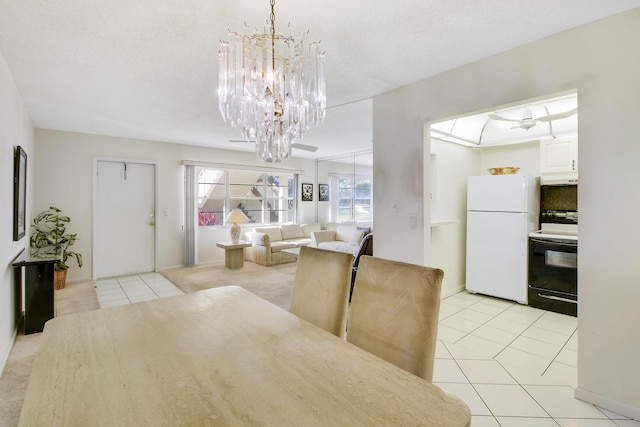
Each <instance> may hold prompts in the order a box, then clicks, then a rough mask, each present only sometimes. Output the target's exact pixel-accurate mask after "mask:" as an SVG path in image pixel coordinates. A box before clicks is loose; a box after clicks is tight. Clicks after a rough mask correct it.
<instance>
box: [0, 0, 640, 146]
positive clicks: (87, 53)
mask: <svg viewBox="0 0 640 427" xmlns="http://www.w3.org/2000/svg"><path fill="white" fill-rule="evenodd" d="M635 7H640V0H607V1H606V2H605V1H602V0H563V1H560V2H559V1H557V0H537V1H520V0H518V1H516V0H476V1H469V0H447V1H442V0H398V1H394V2H371V1H365V0H351V1H338V0H324V1H301V0H278V1H277V2H276V6H275V8H276V25H277V26H279V27H285V26H286V25H287V23H289V22H290V23H291V29H292V32H293V33H294V35H295V34H297V33H300V32H302V31H305V30H307V29H308V30H309V31H310V40H321V41H322V48H323V50H324V51H325V52H326V58H325V76H326V82H327V97H328V104H329V106H330V110H329V112H328V114H327V118H326V119H325V121H324V123H323V124H321V125H320V127H318V128H316V129H314V130H311V131H310V132H308V133H307V135H306V136H305V138H304V140H303V141H301V142H302V143H304V144H310V145H317V146H319V147H320V149H319V150H318V151H316V152H315V153H308V152H304V151H300V150H296V151H294V156H296V155H297V156H301V157H327V156H333V155H336V154H340V153H346V152H351V151H361V150H365V149H369V148H370V147H371V139H372V130H371V120H372V119H371V98H372V97H373V96H375V95H378V94H381V93H384V92H387V91H390V90H393V89H395V88H397V87H400V86H403V85H407V84H410V83H414V82H416V81H418V80H421V79H424V78H427V77H429V76H432V75H435V74H438V73H441V72H443V71H446V70H449V69H452V68H456V67H459V66H461V65H464V64H468V63H470V62H473V61H476V60H478V59H481V58H484V57H487V56H491V55H494V54H496V53H499V52H503V51H506V50H509V49H511V48H514V47H516V46H519V45H522V44H525V43H528V42H531V41H534V40H537V39H540V38H543V37H546V36H549V35H551V34H555V33H558V32H561V31H564V30H566V29H569V28H573V27H576V26H579V25H582V24H585V23H588V22H591V21H594V20H597V19H600V18H604V17H607V16H610V15H613V14H616V13H619V12H622V11H625V10H629V9H632V8H635ZM268 15H269V2H268V1H267V0H235V1H227V2H223V1H216V0H182V1H176V0H109V1H104V0H100V1H98V0H53V1H51V0H50V1H45V0H0V52H1V53H2V55H3V56H4V58H5V60H6V62H7V64H8V66H9V69H10V71H11V73H12V75H13V77H14V79H15V82H16V84H17V86H18V89H19V91H20V93H21V95H22V97H23V99H24V101H25V103H26V105H27V108H28V110H29V114H30V116H31V118H32V120H33V123H34V125H35V126H36V127H39V128H46V129H57V130H68V131H75V132H86V133H93V134H101V135H111V136H121V137H129V138H139V139H150V140H158V141H167V142H174V143H184V144H194V145H204V146H212V147H222V148H228V149H240V150H251V146H250V145H249V144H242V143H232V142H229V141H228V140H229V139H238V138H239V132H238V131H237V130H236V129H233V128H230V127H229V126H228V125H226V124H224V123H223V122H222V119H221V117H220V114H219V112H218V106H217V96H216V84H217V79H218V63H217V62H218V57H217V51H218V41H219V39H223V38H226V33H227V30H228V29H232V30H241V29H242V26H243V23H244V22H246V23H247V24H248V25H250V26H252V27H253V26H257V27H262V26H264V25H265V23H266V19H267V17H268Z"/></svg>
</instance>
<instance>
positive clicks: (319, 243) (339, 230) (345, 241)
mask: <svg viewBox="0 0 640 427" xmlns="http://www.w3.org/2000/svg"><path fill="white" fill-rule="evenodd" d="M368 231H369V230H365V229H362V228H358V227H356V226H355V225H338V226H337V227H336V228H335V229H333V230H320V231H314V232H313V233H311V246H313V247H317V248H320V249H329V250H332V251H338V252H347V253H350V254H353V256H357V255H358V251H359V249H360V242H362V239H363V237H364V236H365V233H367V232H368Z"/></svg>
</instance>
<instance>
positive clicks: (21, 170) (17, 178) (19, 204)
mask: <svg viewBox="0 0 640 427" xmlns="http://www.w3.org/2000/svg"><path fill="white" fill-rule="evenodd" d="M26 205H27V153H26V152H25V151H24V150H23V149H22V147H20V146H18V147H17V148H16V154H15V157H14V162H13V240H16V241H17V240H20V239H22V238H23V237H24V235H25V233H26V229H27V223H26V219H27V216H26V212H27V206H26Z"/></svg>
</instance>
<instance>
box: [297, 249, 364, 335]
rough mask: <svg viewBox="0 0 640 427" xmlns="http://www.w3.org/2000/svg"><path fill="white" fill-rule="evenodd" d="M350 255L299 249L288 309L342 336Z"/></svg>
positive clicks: (347, 294) (351, 263)
mask: <svg viewBox="0 0 640 427" xmlns="http://www.w3.org/2000/svg"><path fill="white" fill-rule="evenodd" d="M352 268H353V255H352V254H350V253H344V252H336V251H330V250H325V249H317V248H312V247H309V246H303V247H301V248H300V255H299V256H298V265H297V267H296V275H295V278H294V279H293V290H292V291H291V305H290V307H289V311H290V312H291V313H293V314H295V315H297V316H299V317H301V318H303V319H305V320H307V321H309V322H311V323H313V324H315V325H317V326H319V327H321V328H322V329H324V330H326V331H328V332H331V333H332V334H334V335H337V336H339V337H340V338H344V336H345V330H346V324H347V308H348V305H349V289H350V287H351V272H352Z"/></svg>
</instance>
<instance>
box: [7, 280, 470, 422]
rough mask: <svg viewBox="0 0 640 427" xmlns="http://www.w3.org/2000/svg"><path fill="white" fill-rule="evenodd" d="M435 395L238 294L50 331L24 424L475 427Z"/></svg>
mask: <svg viewBox="0 0 640 427" xmlns="http://www.w3.org/2000/svg"><path fill="white" fill-rule="evenodd" d="M469 423H470V412H469V408H468V407H467V405H466V404H465V403H464V402H463V401H462V400H460V399H459V398H457V397H456V396H453V395H451V394H449V393H447V392H445V391H443V390H442V389H440V388H439V387H437V386H434V385H433V384H431V383H429V382H428V381H425V380H424V379H422V378H419V377H417V376H415V375H413V374H411V373H409V372H406V371H404V370H402V369H400V368H398V367H396V366H395V365H392V364H391V363H388V362H386V361H384V360H382V359H380V358H378V357H376V356H374V355H373V354H370V353H368V352H366V351H364V350H362V349H360V348H358V347H356V346H354V345H352V344H350V343H347V342H345V341H344V340H343V339H340V338H338V337H336V336H334V335H332V334H329V333H328V332H326V331H324V330H323V329H321V328H319V327H317V326H315V325H312V324H311V323H308V322H306V321H304V320H302V319H300V318H298V317H296V316H295V315H293V314H291V313H289V312H287V311H286V310H283V309H281V308H279V307H277V306H275V305H273V304H271V303H270V302H268V301H266V300H264V299H262V298H260V297H258V296H256V295H254V294H252V293H250V292H249V291H246V290H244V289H242V288H240V287H237V286H225V287H219V288H213V289H208V290H204V291H200V292H194V293H189V294H185V295H180V296H175V297H168V298H163V299H159V300H154V301H147V302H141V303H137V304H131V305H126V306H119V307H112V308H106V309H100V310H94V311H88V312H83V313H76V314H70V315H65V316H61V317H57V318H54V319H52V320H50V321H49V322H47V323H46V325H45V328H44V332H43V336H42V344H41V348H40V350H39V353H38V355H37V357H36V361H35V364H34V368H33V372H32V375H31V378H30V382H29V388H28V390H27V394H26V397H25V400H24V405H23V408H22V414H21V417H20V423H19V425H20V426H245V425H256V426H262V425H265V426H266V425H268V426H376V425H378V426H390V425H398V426H418V425H419V426H452V427H453V426H461V427H462V426H467V425H469Z"/></svg>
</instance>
